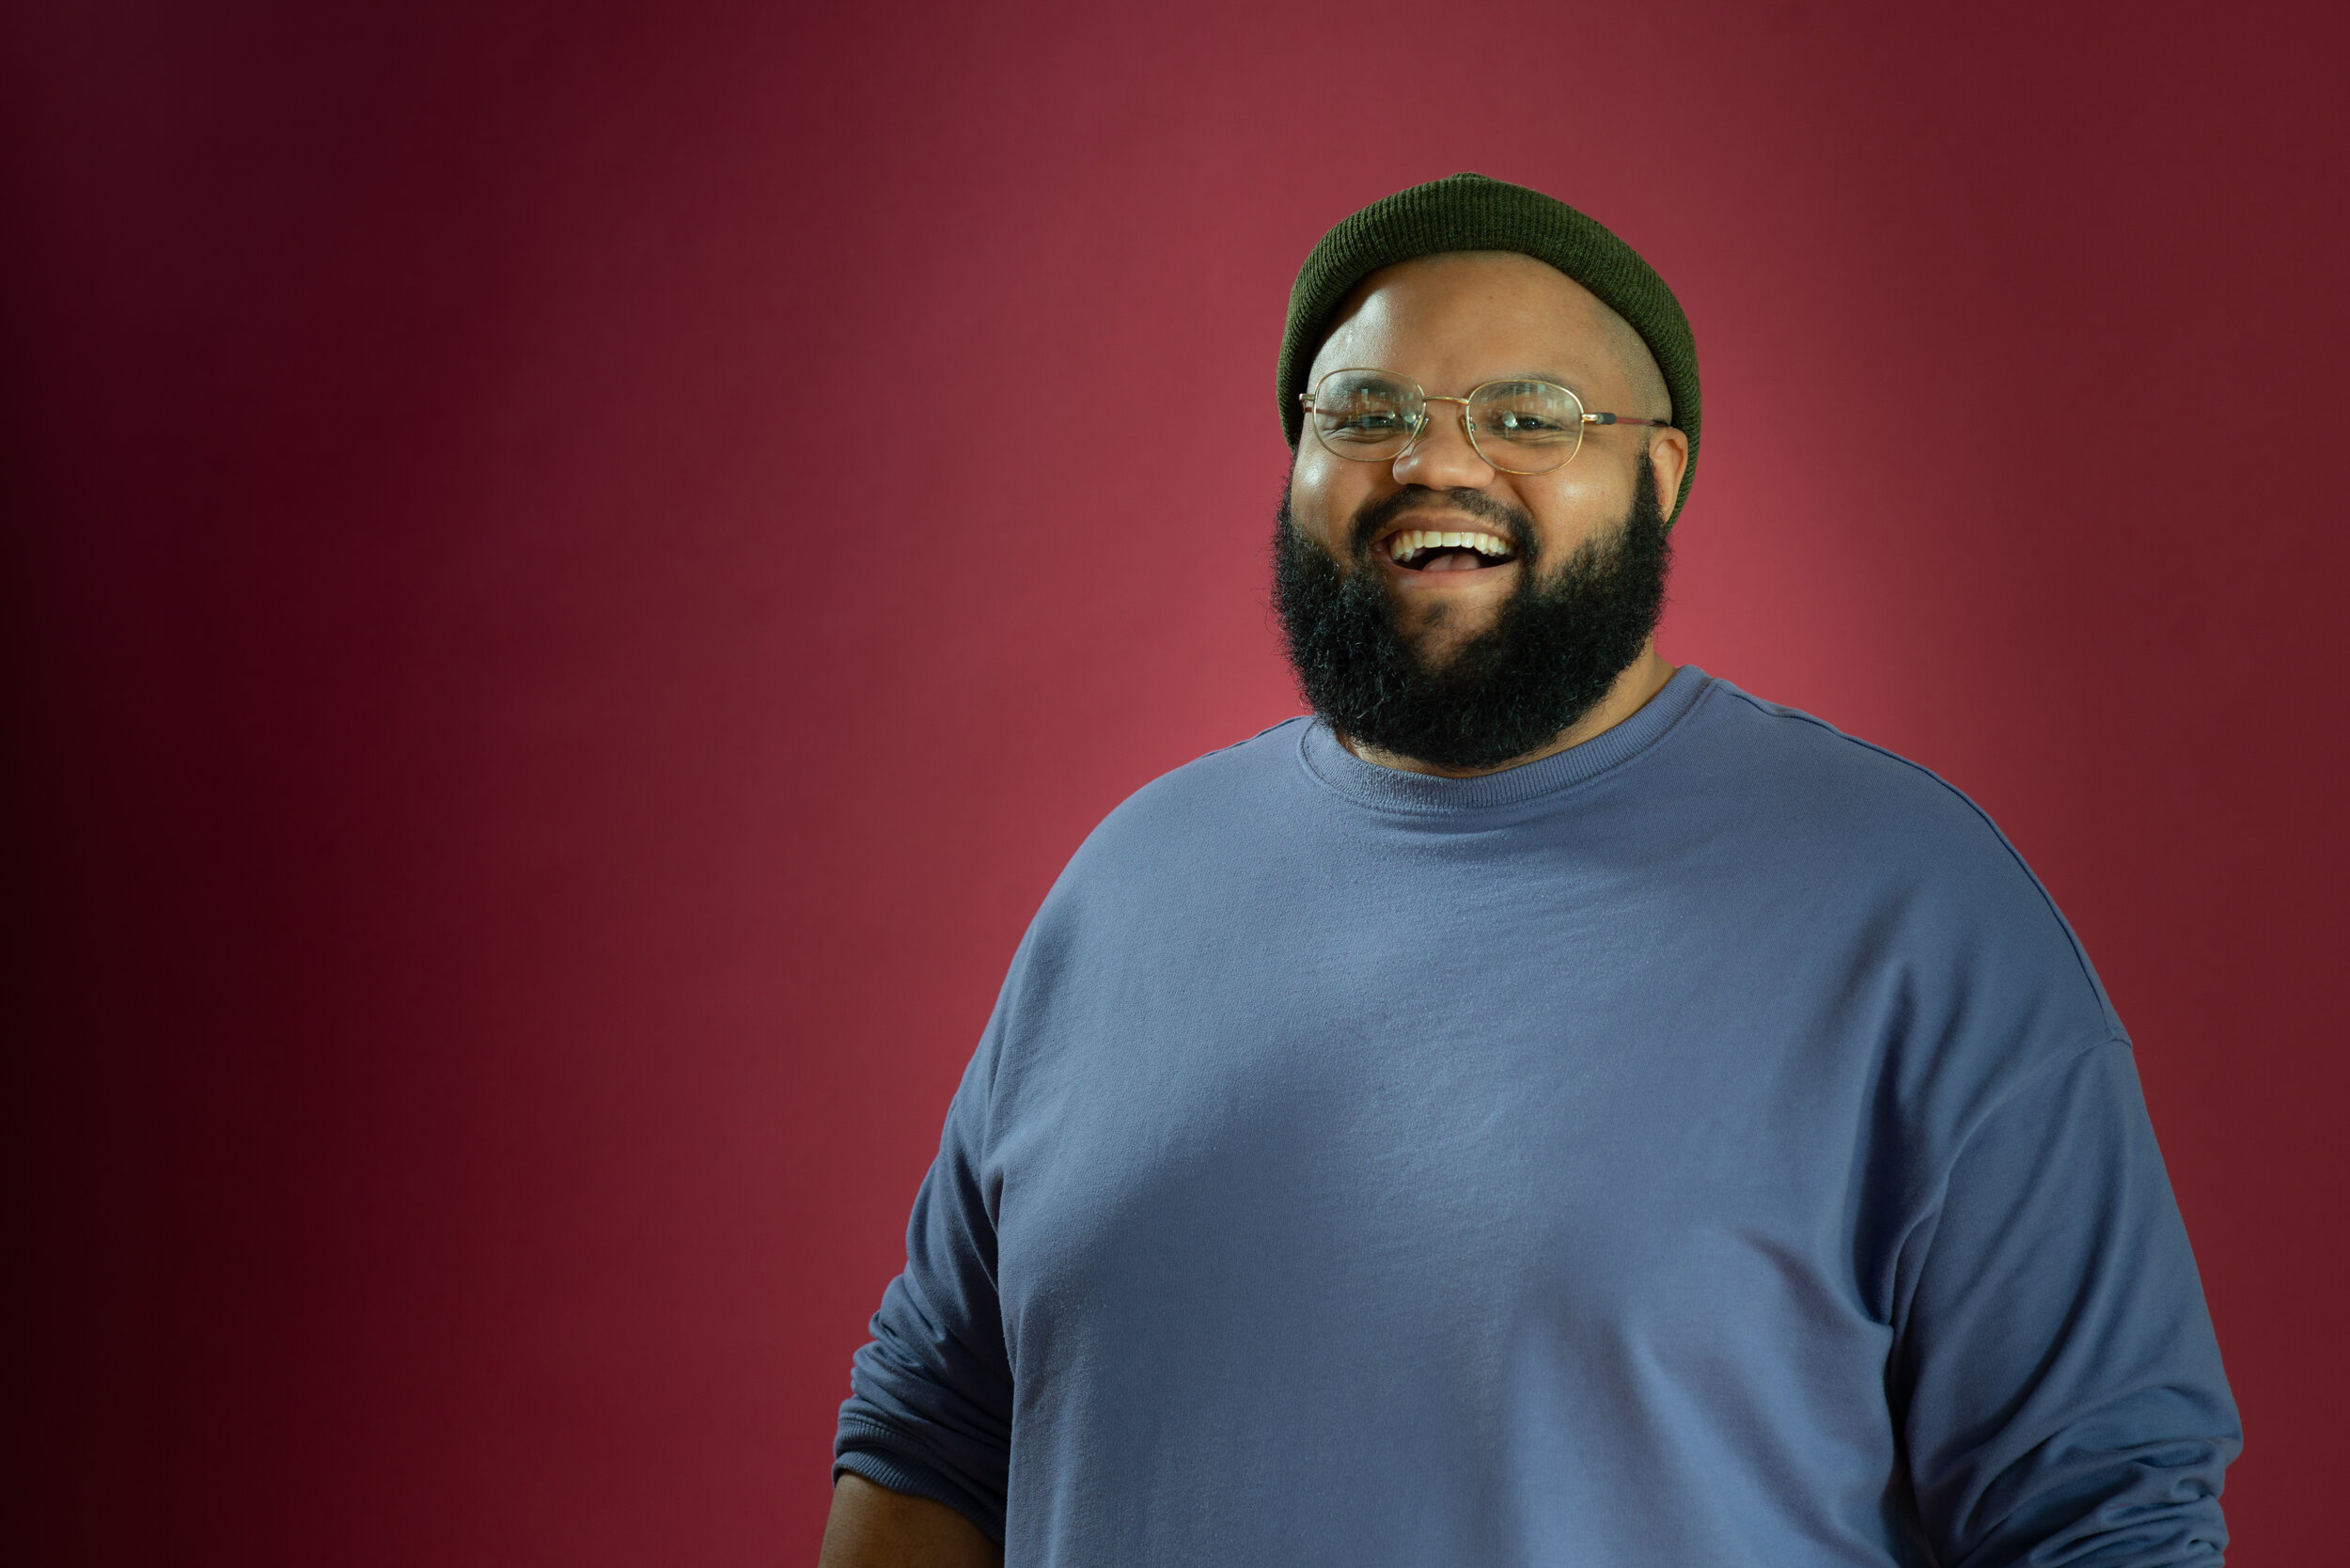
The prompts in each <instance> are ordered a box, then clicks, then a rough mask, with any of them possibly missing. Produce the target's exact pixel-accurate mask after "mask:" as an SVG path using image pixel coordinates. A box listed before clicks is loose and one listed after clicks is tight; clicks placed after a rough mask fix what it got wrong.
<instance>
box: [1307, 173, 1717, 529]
mask: <svg viewBox="0 0 2350 1568" xmlns="http://www.w3.org/2000/svg"><path fill="white" fill-rule="evenodd" d="M1452 250H1513V251H1516V252H1518V253H1519V254H1520V255H1523V256H1530V257H1532V258H1534V259H1536V260H1538V261H1547V262H1549V263H1550V264H1551V265H1552V266H1554V267H1556V268H1558V269H1559V271H1560V272H1562V273H1564V274H1567V275H1568V276H1569V277H1571V278H1573V279H1575V282H1577V283H1580V284H1581V285H1583V287H1584V288H1586V289H1589V290H1590V291H1591V292H1592V293H1594V294H1596V295H1597V296H1599V299H1600V302H1601V303H1602V304H1604V305H1606V306H1607V307H1608V308H1609V309H1610V310H1613V311H1614V312H1615V313H1616V314H1617V315H1619V316H1622V318H1623V319H1624V320H1625V321H1629V322H1630V323H1631V324H1632V330H1633V331H1635V332H1637V333H1638V334H1639V335H1640V338H1641V341H1643V342H1645V343H1646V344H1648V349H1649V353H1652V354H1654V355H1655V356H1656V368H1658V369H1659V370H1662V371H1663V372H1664V373H1665V389H1666V390H1667V391H1668V392H1669V393H1670V394H1671V395H1672V401H1673V406H1672V421H1673V424H1674V426H1675V428H1677V429H1678V430H1680V431H1682V433H1684V435H1686V436H1688V438H1689V465H1688V467H1686V468H1685V469H1684V470H1683V471H1682V475H1681V493H1680V494H1678V495H1676V496H1674V497H1673V506H1672V511H1671V514H1670V515H1671V516H1672V517H1673V518H1674V520H1675V521H1678V520H1679V519H1680V516H1681V504H1682V503H1683V502H1684V501H1686V500H1687V499H1688V498H1689V482H1690V481H1691V480H1692V479H1694V478H1697V473H1698V425H1699V422H1700V416H1699V400H1698V346H1697V342H1696V340H1695V339H1694V338H1692V337H1690V336H1689V318H1688V317H1686V316H1684V315H1683V314H1682V313H1681V302H1680V301H1679V300H1676V299H1674V298H1673V291H1672V290H1670V289H1668V288H1666V287H1665V280H1664V279H1663V278H1661V277H1658V276H1657V275H1656V271H1655V269H1654V268H1653V267H1651V266H1650V265H1649V264H1648V263H1647V262H1645V261H1643V260H1641V259H1640V258H1639V255H1638V253H1637V252H1636V251H1634V250H1633V248H1632V247H1631V246H1630V245H1627V244H1625V243H1623V242H1622V240H1619V239H1617V238H1616V237H1615V236H1614V235H1613V234H1610V233H1609V232H1608V231H1607V230H1606V228H1604V227H1601V226H1600V225H1599V224H1598V223H1597V222H1596V221H1594V220H1593V219H1590V218H1587V217H1585V216H1584V215H1583V214H1582V213H1580V212H1576V211H1575V209H1574V208H1572V207H1570V206H1568V205H1567V204H1566V203H1565V202H1563V201H1559V200H1558V199H1557V198H1555V197H1552V196H1544V195H1543V193H1542V192H1540V191H1529V190H1528V189H1527V188H1526V187H1525V186H1523V185H1512V184H1509V183H1506V182H1505V181H1502V180H1488V179H1486V178H1485V177H1484V176H1483V175H1481V174H1456V175H1451V176H1449V177H1448V178H1446V179H1443V180H1430V181H1429V182H1428V183H1427V184H1425V185H1415V186H1413V187H1412V188H1411V189H1410V190H1408V191H1398V192H1397V193H1396V194H1395V195H1393V196H1386V197H1383V198H1381V199H1380V200H1378V201H1374V202H1372V203H1371V205H1370V206H1368V207H1366V208H1364V209H1363V210H1362V211H1361V212H1356V213H1355V214H1354V215H1353V216H1351V217H1346V218H1341V219H1340V221H1339V224H1338V226H1337V227H1334V228H1332V229H1331V230H1330V232H1329V233H1327V234H1324V236H1323V237H1322V243H1319V244H1317V245H1315V246H1314V248H1313V254H1311V255H1310V256H1308V257H1307V258H1306V264H1305V265H1304V266H1303V267H1300V268H1299V269H1298V270H1297V286H1296V287H1295V288H1293V289H1292V290H1290V316H1289V324H1288V325H1287V326H1285V327H1284V328H1282V331H1281V367H1280V385H1279V387H1278V389H1277V390H1278V391H1279V394H1280V399H1281V428H1282V430H1283V431H1285V432H1286V433H1287V434H1288V436H1289V443H1290V446H1291V447H1295V446H1296V445H1297V440H1298V437H1299V436H1300V435H1301V434H1302V433H1303V432H1304V430H1305V413H1304V410H1302V409H1301V408H1300V407H1299V406H1298V402H1297V395H1298V394H1299V393H1300V392H1303V391H1305V390H1306V372H1307V371H1308V368H1311V366H1312V365H1313V362H1314V353H1315V352H1316V351H1317V350H1319V349H1320V348H1321V347H1322V340H1323V338H1324V337H1326V336H1327V335H1328V331H1329V326H1330V313H1331V312H1332V311H1334V310H1336V309H1337V308H1338V307H1339V302H1340V301H1341V300H1343V299H1345V298H1346V294H1347V290H1350V289H1352V288H1354V287H1355V284H1357V283H1360V282H1361V281H1362V280H1363V279H1364V278H1366V277H1368V276H1370V275H1371V274H1372V273H1375V272H1377V271H1378V270H1379V269H1380V268H1382V267H1392V266H1394V265H1395V264H1396V263H1397V262H1399V261H1409V260H1412V259H1415V258H1417V257H1421V256H1434V255H1436V254H1438V253H1439V252H1442V251H1452Z"/></svg>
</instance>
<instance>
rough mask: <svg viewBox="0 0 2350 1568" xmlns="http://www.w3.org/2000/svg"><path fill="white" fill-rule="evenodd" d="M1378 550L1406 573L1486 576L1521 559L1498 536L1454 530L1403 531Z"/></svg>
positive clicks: (1396, 532) (1402, 529)
mask: <svg viewBox="0 0 2350 1568" xmlns="http://www.w3.org/2000/svg"><path fill="white" fill-rule="evenodd" d="M1375 548H1377V549H1380V550H1383V551H1385V552H1387V559H1389V560H1391V561H1393V562H1394V563H1395V564H1396V565H1398V566H1400V567H1402V569H1403V570H1404V571H1406V572H1482V571H1486V570H1489V569H1491V568H1493V567H1496V566H1507V565H1508V564H1509V563H1510V562H1512V561H1513V560H1515V559H1517V552H1516V551H1515V550H1513V549H1512V548H1511V547H1510V542H1509V541H1507V540H1505V539H1503V538H1501V537H1500V536H1499V535H1497V534H1486V533H1476V532H1470V531H1461V532H1455V531H1453V530H1450V529H1446V530H1442V531H1438V530H1436V529H1433V528H1399V529H1397V530H1396V531H1395V532H1394V533H1391V534H1389V535H1388V536H1387V538H1385V539H1383V540H1381V541H1379V542H1378V544H1377V545H1376V546H1375Z"/></svg>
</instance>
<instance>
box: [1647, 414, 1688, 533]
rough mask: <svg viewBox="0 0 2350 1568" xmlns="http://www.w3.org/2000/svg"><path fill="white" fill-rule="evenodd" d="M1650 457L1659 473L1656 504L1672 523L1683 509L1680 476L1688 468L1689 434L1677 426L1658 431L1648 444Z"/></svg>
mask: <svg viewBox="0 0 2350 1568" xmlns="http://www.w3.org/2000/svg"><path fill="white" fill-rule="evenodd" d="M1648 461H1649V467H1650V468H1651V469H1652V470H1653V471H1654V473H1655V475H1656V502H1657V507H1658V509H1659V510H1662V511H1663V512H1664V514H1665V521H1666V522H1667V523H1668V524H1669V523H1671V522H1672V520H1673V514H1674V513H1675V512H1677V511H1679V510H1681V476H1682V475H1684V474H1685V473H1687V472H1688V471H1689V438H1688V437H1687V436H1686V435H1684V434H1683V433H1682V432H1681V431H1677V430H1671V429H1666V430H1661V431H1657V432H1656V437H1655V439H1654V440H1653V441H1651V442H1650V443H1649V445H1648Z"/></svg>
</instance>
